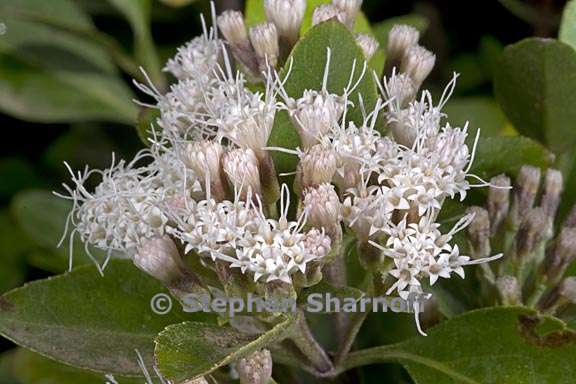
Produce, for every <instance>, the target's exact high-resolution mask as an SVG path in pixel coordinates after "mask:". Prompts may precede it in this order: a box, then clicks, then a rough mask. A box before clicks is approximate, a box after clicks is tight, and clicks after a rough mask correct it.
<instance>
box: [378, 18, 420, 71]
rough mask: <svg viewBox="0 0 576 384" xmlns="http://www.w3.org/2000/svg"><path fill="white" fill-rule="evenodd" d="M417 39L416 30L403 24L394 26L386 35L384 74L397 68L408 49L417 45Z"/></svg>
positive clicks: (417, 33) (418, 33)
mask: <svg viewBox="0 0 576 384" xmlns="http://www.w3.org/2000/svg"><path fill="white" fill-rule="evenodd" d="M419 39H420V32H418V30H417V29H416V28H414V27H412V26H410V25H404V24H396V25H394V26H393V27H392V29H391V30H390V32H389V33H388V45H387V46H386V69H385V72H384V73H386V74H390V73H392V71H393V70H394V68H398V67H399V66H400V62H401V61H402V58H403V57H404V54H405V53H406V51H407V50H408V48H410V47H412V46H415V45H416V44H418V40H419Z"/></svg>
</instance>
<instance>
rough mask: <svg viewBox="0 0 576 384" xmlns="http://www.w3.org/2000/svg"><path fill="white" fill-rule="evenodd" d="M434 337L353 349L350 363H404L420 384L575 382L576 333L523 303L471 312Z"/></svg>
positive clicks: (444, 324) (430, 333)
mask: <svg viewBox="0 0 576 384" xmlns="http://www.w3.org/2000/svg"><path fill="white" fill-rule="evenodd" d="M427 333H428V336H427V337H423V336H418V337H415V338H413V339H410V340H408V341H405V342H402V343H399V344H393V345H387V346H382V347H376V348H370V349H367V350H363V351H359V352H353V353H352V354H351V355H350V356H349V358H348V360H347V361H346V362H345V363H344V364H345V365H347V366H348V367H352V366H358V365H364V364H369V363H378V362H384V361H398V362H400V363H401V364H402V365H403V366H404V367H405V368H407V370H408V372H409V373H410V376H412V378H413V379H414V381H415V382H417V383H419V384H445V383H446V384H448V383H467V384H503V383H515V384H523V383H555V384H563V383H566V384H568V383H573V382H574V375H576V333H575V332H574V331H572V330H569V329H567V328H566V326H565V324H564V323H562V322H561V321H560V320H558V319H554V318H551V317H542V318H538V317H536V313H535V312H534V311H532V310H529V309H526V308H519V307H514V308H511V307H508V308H504V307H499V308H486V309H481V310H475V311H471V312H467V313H465V314H463V315H461V316H458V317H455V318H453V319H451V320H448V321H445V322H442V323H440V325H438V326H436V327H434V328H432V329H430V330H428V332H427Z"/></svg>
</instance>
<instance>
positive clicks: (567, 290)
mask: <svg viewBox="0 0 576 384" xmlns="http://www.w3.org/2000/svg"><path fill="white" fill-rule="evenodd" d="M569 304H576V276H569V277H566V278H564V279H563V280H562V281H561V282H560V284H558V286H556V287H555V288H554V289H553V290H551V291H550V292H549V293H548V294H547V295H545V296H544V297H543V298H542V299H541V300H540V301H539V302H538V309H540V310H541V311H542V312H548V313H554V312H556V313H558V312H561V311H562V310H563V309H564V308H565V307H566V306H567V305H569Z"/></svg>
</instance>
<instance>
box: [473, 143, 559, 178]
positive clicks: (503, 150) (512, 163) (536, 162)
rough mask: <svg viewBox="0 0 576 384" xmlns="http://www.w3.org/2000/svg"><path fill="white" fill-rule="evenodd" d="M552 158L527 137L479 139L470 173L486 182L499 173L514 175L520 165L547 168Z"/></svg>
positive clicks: (540, 146) (544, 149)
mask: <svg viewBox="0 0 576 384" xmlns="http://www.w3.org/2000/svg"><path fill="white" fill-rule="evenodd" d="M553 160H554V156H553V155H552V154H551V153H550V152H548V151H547V150H546V148H544V147H543V146H542V145H540V144H538V143H537V142H535V141H533V140H530V139H529V138H527V137H520V136H516V137H500V136H498V137H481V138H480V140H479V142H478V148H477V151H476V156H475V159H474V163H473V165H472V169H471V171H470V172H471V173H474V174H476V175H478V176H480V177H482V178H483V179H485V180H487V179H489V178H491V177H493V176H496V175H498V174H500V173H508V174H512V175H515V174H516V173H517V172H518V170H520V167H522V165H525V164H527V165H533V166H536V167H542V168H545V167H548V166H549V165H551V164H552V162H553Z"/></svg>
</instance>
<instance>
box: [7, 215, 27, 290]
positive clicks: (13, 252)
mask: <svg viewBox="0 0 576 384" xmlns="http://www.w3.org/2000/svg"><path fill="white" fill-rule="evenodd" d="M0 244H1V246H0V265H2V268H0V294H1V293H4V292H6V291H8V290H10V289H12V288H16V287H17V286H19V285H20V284H22V283H23V282H24V276H25V272H26V263H25V260H26V259H25V254H26V252H27V251H29V248H30V243H29V240H28V238H27V237H26V235H24V233H22V231H21V230H20V229H19V228H18V227H16V226H15V225H14V222H13V221H12V220H11V218H10V217H9V216H8V214H7V213H5V212H3V211H0Z"/></svg>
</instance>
